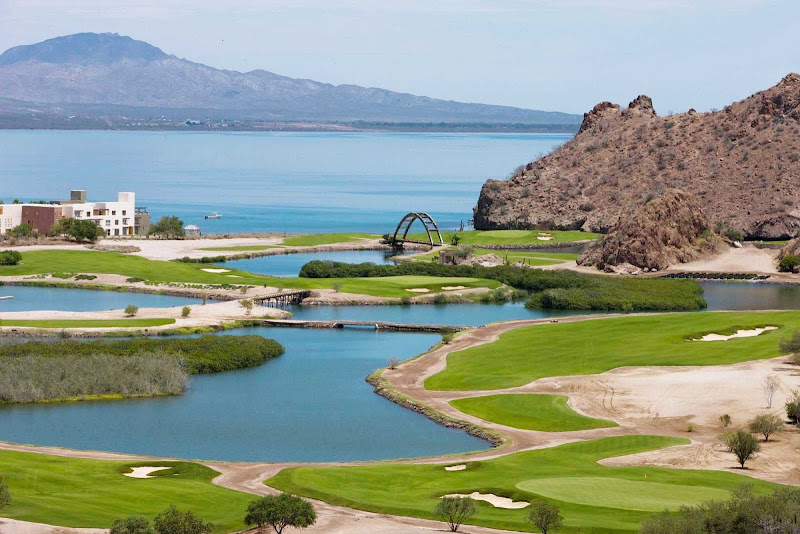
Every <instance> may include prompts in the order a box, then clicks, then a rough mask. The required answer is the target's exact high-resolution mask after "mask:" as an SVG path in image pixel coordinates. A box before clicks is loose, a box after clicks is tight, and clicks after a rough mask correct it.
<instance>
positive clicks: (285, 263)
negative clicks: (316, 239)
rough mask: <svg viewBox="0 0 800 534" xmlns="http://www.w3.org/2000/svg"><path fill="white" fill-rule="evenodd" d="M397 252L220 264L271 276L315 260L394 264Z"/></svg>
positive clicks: (307, 255)
mask: <svg viewBox="0 0 800 534" xmlns="http://www.w3.org/2000/svg"><path fill="white" fill-rule="evenodd" d="M419 252H420V251H418V250H407V251H403V252H400V254H414V253H419ZM397 254H398V252H390V251H384V250H348V251H335V252H309V253H302V254H279V255H273V256H261V257H260V258H250V259H247V260H236V261H229V262H226V263H224V264H222V263H221V264H219V265H220V266H223V267H229V268H234V269H242V270H243V271H249V272H251V273H258V274H268V275H270V276H297V274H298V273H299V272H300V269H301V268H302V267H303V265H305V264H306V263H308V262H310V261H313V260H320V261H340V262H342V263H364V262H372V263H377V264H378V265H390V264H391V265H394V262H393V261H391V260H390V259H389V258H391V257H392V256H396V255H397Z"/></svg>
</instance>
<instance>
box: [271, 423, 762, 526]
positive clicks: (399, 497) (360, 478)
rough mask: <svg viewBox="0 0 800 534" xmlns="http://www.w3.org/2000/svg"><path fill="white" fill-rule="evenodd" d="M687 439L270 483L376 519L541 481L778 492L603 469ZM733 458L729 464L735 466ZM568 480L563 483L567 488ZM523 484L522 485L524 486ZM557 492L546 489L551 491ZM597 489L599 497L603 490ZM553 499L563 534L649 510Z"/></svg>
mask: <svg viewBox="0 0 800 534" xmlns="http://www.w3.org/2000/svg"><path fill="white" fill-rule="evenodd" d="M688 442H689V440H686V439H679V438H669V437H663V436H621V437H613V438H604V439H598V440H593V441H584V442H578V443H570V444H567V445H561V446H559V447H553V448H549V449H540V450H534V451H526V452H520V453H515V454H510V455H507V456H503V457H500V458H495V459H492V460H484V461H476V462H465V463H466V466H467V468H466V469H465V470H463V471H445V469H444V465H430V464H418V465H408V464H406V465H371V466H362V467H297V468H291V469H285V470H283V471H281V472H280V473H278V474H277V475H276V476H275V477H273V478H271V479H269V480H268V481H267V482H266V483H267V484H268V485H270V486H273V487H276V488H278V489H281V490H284V491H290V492H292V493H296V494H300V495H304V496H306V497H313V498H317V499H320V500H323V501H326V502H329V503H331V504H335V505H342V506H349V507H352V508H358V509H361V510H367V511H372V512H376V513H389V514H397V515H405V516H413V517H422V518H429V519H433V518H434V517H433V513H432V512H433V508H434V506H436V503H437V502H438V500H439V497H440V496H442V495H447V494H451V493H472V492H473V491H479V492H481V493H494V494H496V495H500V496H503V497H508V498H511V499H513V500H515V501H531V500H536V499H539V498H542V497H543V496H542V495H539V494H537V493H535V492H532V491H528V490H526V489H523V488H527V487H531V486H530V485H532V484H533V483H534V482H533V481H536V480H542V479H544V480H549V481H550V482H549V484H551V486H552V484H553V482H552V481H553V480H554V479H562V478H570V477H594V478H600V479H613V480H615V481H619V482H615V484H617V485H618V486H619V487H620V488H622V489H623V490H624V491H625V492H626V493H629V494H634V493H635V492H633V491H632V489H633V488H637V489H638V488H639V487H640V486H638V485H632V486H628V485H627V484H626V482H628V481H629V482H642V483H655V484H658V486H653V488H654V489H655V490H657V491H656V492H654V495H653V499H654V500H653V502H652V503H647V504H646V506H647V507H648V508H650V507H654V506H656V505H658V504H661V503H663V504H664V506H674V505H676V503H680V502H681V497H680V496H681V495H682V494H685V495H686V498H685V500H684V501H683V502H684V503H685V504H693V503H695V502H697V501H698V499H699V500H706V498H708V499H712V498H718V497H719V496H721V495H727V492H730V491H731V490H733V489H734V488H736V487H737V486H739V485H741V484H745V483H747V484H752V485H753V491H755V492H756V493H766V492H768V491H770V490H771V489H774V488H776V487H777V485H775V484H770V483H767V482H764V481H761V480H757V479H752V478H750V477H744V476H741V475H738V474H734V473H730V472H722V471H700V470H678V469H665V468H659V467H606V466H603V465H601V464H599V463H598V461H599V460H602V459H604V458H610V457H617V456H626V455H630V454H635V453H639V452H645V451H649V450H655V449H659V448H663V447H669V446H673V445H680V444H686V443H688ZM735 463H736V462H735V460H734V459H733V457H732V456H731V465H732V466H733V465H734V464H735ZM567 482H569V481H566V482H565V484H566V483H567ZM520 485H522V487H520ZM552 491H553V489H552V487H551V488H548V490H547V492H552ZM598 491H602V489H601V488H598ZM574 498H575V496H569V497H568V498H566V497H565V500H559V499H552V498H548V500H550V501H551V502H553V503H554V504H556V505H557V506H558V507H559V509H560V511H561V514H562V515H563V517H564V528H563V529H562V530H560V531H559V532H560V533H578V532H580V533H588V532H593V533H596V532H607V533H610V532H635V531H637V530H638V529H639V524H640V523H641V521H642V520H644V519H645V518H646V517H649V516H650V514H651V512H650V511H643V510H640V509H638V508H641V507H642V504H641V502H638V501H637V500H634V499H631V500H630V501H629V502H626V500H625V499H624V496H623V498H622V499H621V500H620V501H619V502H617V501H602V500H601V499H602V498H603V497H597V499H598V500H597V503H596V504H594V505H590V504H584V503H579V502H573V501H572V500H573V499H574ZM477 506H478V513H477V514H476V515H475V516H473V518H472V519H471V520H470V521H469V523H470V524H476V525H483V526H488V527H494V528H502V529H509V530H522V531H528V532H530V531H534V527H533V526H532V525H531V523H530V522H529V521H528V520H527V511H526V510H525V509H521V510H507V509H502V508H495V507H493V506H491V505H489V504H487V503H484V502H478V504H477Z"/></svg>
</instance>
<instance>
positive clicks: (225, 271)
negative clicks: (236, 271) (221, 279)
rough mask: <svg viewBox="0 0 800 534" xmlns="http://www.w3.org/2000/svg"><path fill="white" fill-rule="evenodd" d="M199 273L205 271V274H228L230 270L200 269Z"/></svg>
mask: <svg viewBox="0 0 800 534" xmlns="http://www.w3.org/2000/svg"><path fill="white" fill-rule="evenodd" d="M200 270H201V271H205V272H207V273H229V272H231V270H230V269H200Z"/></svg>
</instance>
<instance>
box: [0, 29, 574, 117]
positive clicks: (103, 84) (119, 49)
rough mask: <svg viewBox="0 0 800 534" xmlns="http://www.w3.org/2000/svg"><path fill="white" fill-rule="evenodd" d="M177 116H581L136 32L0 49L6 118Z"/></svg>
mask: <svg viewBox="0 0 800 534" xmlns="http://www.w3.org/2000/svg"><path fill="white" fill-rule="evenodd" d="M29 112H31V113H35V112H39V113H43V114H45V115H46V114H47V113H50V114H58V113H61V114H70V113H72V114H81V115H82V116H84V117H87V118H92V117H95V118H96V117H101V116H105V117H117V116H127V117H131V116H133V117H142V118H145V117H151V118H152V117H160V116H164V117H173V118H180V119H186V118H201V119H203V118H209V119H214V120H244V121H267V122H269V121H274V122H292V121H319V122H351V121H375V122H410V123H414V122H416V123H440V122H444V123H488V124H533V125H560V126H562V127H564V128H566V129H567V130H569V129H572V128H574V129H577V126H578V125H579V124H580V120H581V117H580V116H578V115H571V114H567V113H559V112H549V111H537V110H529V109H521V108H515V107H508V106H493V105H485V104H470V103H461V102H454V101H449V100H438V99H435V98H428V97H424V96H416V95H411V94H406V93H398V92H393V91H388V90H386V89H378V88H371V87H360V86H357V85H331V84H327V83H321V82H317V81H313V80H306V79H296V78H289V77H287V76H281V75H279V74H275V73H272V72H268V71H266V70H253V71H250V72H237V71H232V70H221V69H216V68H213V67H209V66H206V65H202V64H200V63H194V62H191V61H188V60H186V59H181V58H178V57H176V56H174V55H169V54H166V53H165V52H163V51H162V50H161V49H159V48H157V47H155V46H153V45H150V44H148V43H145V42H143V41H137V40H134V39H132V38H130V37H125V36H120V35H117V34H112V33H102V34H98V33H80V34H74V35H67V36H63V37H56V38H54V39H49V40H46V41H43V42H40V43H36V44H31V45H24V46H17V47H14V48H11V49H9V50H7V51H5V52H4V53H3V54H2V55H0V117H2V115H4V114H5V115H10V114H14V113H16V114H20V113H22V114H24V113H29Z"/></svg>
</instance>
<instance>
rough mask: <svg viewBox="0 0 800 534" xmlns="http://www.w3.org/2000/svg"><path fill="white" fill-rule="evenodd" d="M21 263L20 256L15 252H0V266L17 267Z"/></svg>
mask: <svg viewBox="0 0 800 534" xmlns="http://www.w3.org/2000/svg"><path fill="white" fill-rule="evenodd" d="M21 261H22V254H20V253H19V252H17V251H16V250H4V251H2V252H0V265H18V264H19V262H21Z"/></svg>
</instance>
